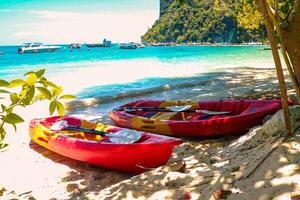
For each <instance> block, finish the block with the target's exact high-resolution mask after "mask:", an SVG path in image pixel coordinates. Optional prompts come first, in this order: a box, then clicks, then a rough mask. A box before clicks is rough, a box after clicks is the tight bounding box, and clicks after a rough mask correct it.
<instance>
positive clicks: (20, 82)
mask: <svg viewBox="0 0 300 200" xmlns="http://www.w3.org/2000/svg"><path fill="white" fill-rule="evenodd" d="M24 84H26V82H25V81H24V80H22V79H15V80H12V81H10V82H9V85H8V86H7V87H8V88H15V87H19V86H22V85H24Z"/></svg>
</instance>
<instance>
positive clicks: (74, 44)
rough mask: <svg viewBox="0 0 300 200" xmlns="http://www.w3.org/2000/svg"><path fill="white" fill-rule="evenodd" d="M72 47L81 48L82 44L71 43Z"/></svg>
mask: <svg viewBox="0 0 300 200" xmlns="http://www.w3.org/2000/svg"><path fill="white" fill-rule="evenodd" d="M69 47H70V49H80V48H81V44H79V43H73V44H70V45H69Z"/></svg>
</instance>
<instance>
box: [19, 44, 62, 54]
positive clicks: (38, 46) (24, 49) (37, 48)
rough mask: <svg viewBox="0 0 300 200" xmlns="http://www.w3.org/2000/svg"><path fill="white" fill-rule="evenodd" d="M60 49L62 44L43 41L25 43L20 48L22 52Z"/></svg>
mask: <svg viewBox="0 0 300 200" xmlns="http://www.w3.org/2000/svg"><path fill="white" fill-rule="evenodd" d="M59 49H60V46H50V45H43V44H42V43H38V42H34V43H24V44H23V46H22V47H20V48H19V49H18V52H19V53H20V54H23V53H42V52H54V51H57V50H59Z"/></svg>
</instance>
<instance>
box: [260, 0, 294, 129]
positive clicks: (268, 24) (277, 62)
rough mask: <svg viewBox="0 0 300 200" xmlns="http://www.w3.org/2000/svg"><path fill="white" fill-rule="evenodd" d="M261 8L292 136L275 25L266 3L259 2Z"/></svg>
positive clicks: (284, 110) (263, 0)
mask: <svg viewBox="0 0 300 200" xmlns="http://www.w3.org/2000/svg"><path fill="white" fill-rule="evenodd" d="M259 7H260V10H261V13H262V15H263V17H264V21H265V25H266V29H267V33H268V38H269V41H270V46H271V48H272V55H273V58H274V62H275V66H276V72H277V76H278V81H279V88H280V93H281V100H282V107H283V112H284V117H285V125H286V130H287V132H288V134H289V135H292V129H291V121H290V113H289V107H288V97H287V92H286V85H285V80H284V75H283V70H282V65H281V62H280V57H279V53H278V49H277V44H276V39H275V34H274V31H273V29H274V25H273V23H272V21H271V19H270V16H269V14H268V10H267V5H266V1H265V0H259Z"/></svg>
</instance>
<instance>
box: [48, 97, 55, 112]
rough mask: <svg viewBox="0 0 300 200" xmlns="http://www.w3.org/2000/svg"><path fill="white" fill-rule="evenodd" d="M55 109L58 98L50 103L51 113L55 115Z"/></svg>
mask: <svg viewBox="0 0 300 200" xmlns="http://www.w3.org/2000/svg"><path fill="white" fill-rule="evenodd" d="M55 109H56V100H52V101H51V103H50V105H49V112H50V115H53V113H54V111H55Z"/></svg>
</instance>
